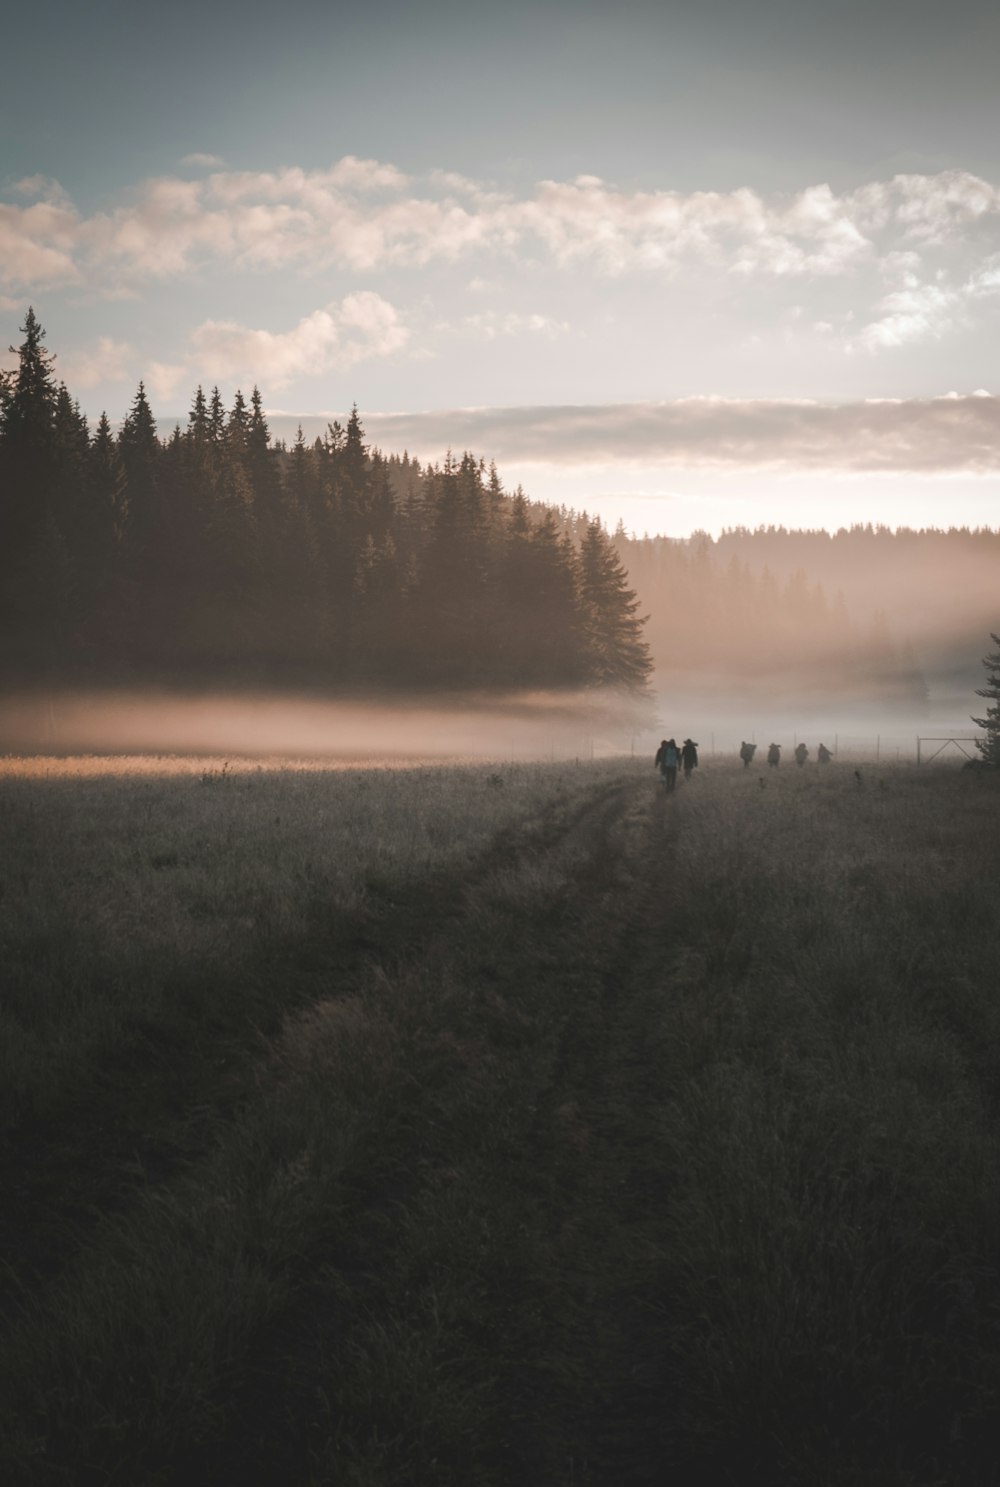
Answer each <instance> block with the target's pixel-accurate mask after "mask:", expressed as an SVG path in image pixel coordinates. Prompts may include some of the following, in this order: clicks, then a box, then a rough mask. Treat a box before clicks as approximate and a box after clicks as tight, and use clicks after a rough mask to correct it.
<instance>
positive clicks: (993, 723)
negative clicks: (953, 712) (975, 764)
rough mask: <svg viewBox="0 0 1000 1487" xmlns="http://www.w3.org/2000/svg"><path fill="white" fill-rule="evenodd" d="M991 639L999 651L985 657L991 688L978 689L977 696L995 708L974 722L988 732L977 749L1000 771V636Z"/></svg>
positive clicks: (987, 676) (978, 740) (978, 742)
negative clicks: (987, 700)
mask: <svg viewBox="0 0 1000 1487" xmlns="http://www.w3.org/2000/svg"><path fill="white" fill-rule="evenodd" d="M990 639H991V640H993V641H994V642H995V643H996V647H997V649H996V650H995V651H993V652H992V653H991V654H990V655H988V656H984V657H983V665H984V666H985V667H986V678H987V681H988V682H989V686H987V687H978V688H977V689H976V696H977V697H988V698H990V699H991V701H992V703H993V706H992V707H988V708H987V709H986V716H985V718H973V720H972V721H973V722H974V723H975V724H976V725H977V727H979V728H985V730H986V737H985V738H981V739H977V740H976V747H977V748H978V750H979V752H980V753H981V754H982V756H983V759H984V760H985V761H986V763H987V764H993V765H995V766H996V768H997V769H1000V635H993V634H991V635H990Z"/></svg>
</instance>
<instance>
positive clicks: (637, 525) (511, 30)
mask: <svg viewBox="0 0 1000 1487" xmlns="http://www.w3.org/2000/svg"><path fill="white" fill-rule="evenodd" d="M4 53H5V65H4V68H3V73H2V84H0V325H2V327H3V334H2V335H0V343H2V344H3V345H4V346H6V344H7V343H8V342H13V343H16V342H17V341H18V340H19V339H20V337H19V327H20V325H21V323H22V321H23V317H24V312H25V310H26V309H27V306H28V305H29V304H33V305H34V307H35V310H36V312H37V314H38V315H39V318H40V319H41V321H42V324H43V325H44V326H45V327H46V330H47V337H48V345H49V347H50V348H51V349H52V350H53V351H55V352H56V353H57V354H58V362H57V371H58V374H59V375H60V376H61V377H62V378H64V379H65V381H66V382H67V384H68V385H69V387H70V390H71V391H72V392H73V393H74V394H75V396H77V397H78V398H79V400H80V403H81V406H82V407H83V408H84V410H85V411H86V412H87V414H88V416H89V417H91V418H92V419H96V417H97V416H98V415H99V413H100V412H101V410H102V409H106V410H107V412H108V414H109V416H110V417H112V418H113V419H117V418H120V417H122V416H123V414H124V413H125V412H126V410H127V408H128V406H129V403H130V402H131V400H132V398H133V397H134V394H135V390H136V386H137V384H138V381H139V379H140V378H143V379H144V380H145V384H146V387H147V390H148V391H149V394H150V397H151V401H152V404H153V408H154V412H155V413H156V415H157V418H158V420H159V423H160V427H161V431H163V432H166V431H168V430H169V427H170V426H171V425H172V423H173V422H174V421H176V420H181V421H182V422H183V420H184V419H185V418H186V410H187V409H188V408H189V406H190V403H191V398H192V395H193V392H194V389H195V387H196V386H197V385H198V384H199V383H200V384H203V385H204V386H205V387H206V388H208V387H211V386H213V385H215V384H217V385H218V386H219V387H220V389H221V391H222V393H223V396H224V397H225V398H226V399H227V400H229V399H231V397H232V394H233V392H234V391H235V389H236V387H237V386H240V387H242V388H243V389H244V391H248V390H249V388H250V387H252V386H253V385H254V384H257V385H259V387H260V389H261V391H262V393H263V396H264V402H265V406H266V408H267V409H268V411H269V413H270V414H271V415H273V422H274V427H275V431H276V432H279V431H280V433H281V434H282V435H283V436H285V435H287V433H288V431H289V430H290V429H294V427H295V424H296V423H297V421H298V420H299V419H301V420H302V421H303V424H304V426H305V427H306V428H307V431H309V432H311V433H314V432H316V431H317V430H319V429H321V428H322V427H323V426H324V424H325V422H326V420H328V419H332V418H340V419H341V420H343V418H344V416H345V414H346V412H347V411H348V410H349V409H350V407H351V405H352V404H353V403H357V405H358V407H359V409H360V411H361V416H362V420H363V422H364V424H365V427H366V430H367V432H368V435H369V437H370V438H371V439H372V440H373V441H374V442H376V443H377V444H378V445H379V446H380V447H382V448H383V449H385V450H386V451H387V452H389V451H391V450H402V448H404V447H406V448H408V449H409V451H410V452H411V453H412V454H417V455H419V457H421V458H422V459H440V458H442V457H443V455H444V454H445V452H446V450H447V449H449V448H453V449H456V450H460V449H463V448H466V447H468V448H471V449H472V450H473V451H474V452H475V453H476V454H477V455H481V456H483V458H485V459H486V460H490V459H493V458H495V459H496V460H497V462H498V465H499V468H500V473H501V477H502V478H503V479H504V482H505V484H506V485H507V486H508V487H513V486H514V485H516V484H517V483H519V482H520V483H522V484H523V486H524V488H525V490H526V491H527V493H528V494H529V495H531V496H534V497H536V498H538V499H544V500H554V501H557V502H559V503H564V504H566V505H569V506H575V507H577V508H579V509H586V510H588V511H590V512H591V513H592V514H597V515H600V516H601V517H602V518H603V519H604V520H605V521H606V522H607V523H608V524H609V525H610V526H614V525H615V524H616V523H617V522H618V521H619V520H621V521H623V522H624V524H625V526H626V527H627V528H628V529H629V530H632V531H636V532H639V533H640V534H641V533H642V532H644V531H648V532H650V533H666V534H668V535H672V536H685V535H688V534H689V533H690V532H691V531H694V530H698V529H705V530H709V531H718V530H719V529H720V528H722V527H724V526H731V525H736V524H745V525H750V526H754V525H758V524H760V523H768V522H784V523H785V524H786V525H796V526H813V527H820V526H823V527H828V528H836V527H838V526H840V525H843V524H847V523H850V522H852V521H869V520H870V521H873V522H886V523H888V524H889V525H893V526H895V525H902V524H906V525H913V526H925V525H948V524H970V525H980V524H982V525H991V526H995V525H998V524H1000V375H998V372H1000V366H998V360H1000V353H998V350H997V347H998V344H1000V339H998V331H1000V88H998V87H997V59H998V58H1000V9H998V8H997V7H996V6H995V5H994V4H992V3H986V0H955V3H953V4H951V5H950V6H948V7H939V8H938V9H937V10H936V12H934V13H931V12H930V11H927V12H923V11H921V10H920V9H919V8H917V7H914V6H912V5H905V6H904V5H903V4H901V3H898V0H881V3H880V4H879V5H877V6H874V5H871V4H870V3H865V4H861V3H858V0H843V3H840V4H838V5H836V6H831V5H829V4H822V5H820V4H815V3H811V0H755V3H754V4H753V5H747V4H746V3H745V0H702V3H699V4H698V5H694V4H691V3H685V4H676V3H671V0H659V3H655V4H645V3H630V0H622V3H619V4H617V5H615V6H609V5H606V4H604V5H598V4H593V3H591V0H579V3H568V0H557V3H549V4H546V5H544V6H539V5H538V4H537V3H535V4H525V3H522V0H509V3H506V4H504V5H503V6H499V5H496V4H481V3H476V0H467V3H465V4H461V5H459V4H454V3H451V0H448V3H434V0H424V3H422V4H420V5H414V4H412V3H404V0H391V3H384V0H383V3H379V0H374V3H372V4H369V5H367V6H365V7H359V6H357V5H354V6H351V7H347V6H344V5H340V4H338V3H333V4H331V3H329V0H327V3H319V0H315V3H313V0H287V3H286V4H285V5H283V6H282V7H280V8H275V7H273V6H271V5H267V6H265V5H262V4H259V3H257V0H243V3H241V4H240V5H239V6H236V5H235V4H231V3H228V0H226V3H216V4H212V3H210V0H208V3H206V0H200V3H199V4H193V3H191V0H176V3H175V4H174V5H172V6H171V7H170V8H169V10H166V11H165V10H161V9H156V8H152V7H144V6H136V5H134V4H129V5H126V4H124V3H121V0H92V3H91V4H90V5H88V6H86V7H82V6H78V5H69V4H55V3H52V0H37V3H35V4H33V5H32V6H21V7H19V9H18V11H17V12H15V13H14V14H13V15H11V16H10V17H9V18H8V19H7V20H6V21H5V45H4ZM7 363H8V364H10V358H9V357H8V358H7Z"/></svg>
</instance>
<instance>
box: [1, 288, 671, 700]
mask: <svg viewBox="0 0 1000 1487" xmlns="http://www.w3.org/2000/svg"><path fill="white" fill-rule="evenodd" d="M22 333H23V335H24V341H23V343H22V344H21V346H20V347H19V348H12V350H15V351H16V352H17V356H18V363H17V366H16V367H15V368H14V369H13V370H12V371H11V372H9V373H7V374H5V375H4V376H3V379H2V381H0V673H2V679H3V680H4V681H5V682H7V683H10V682H18V683H22V684H23V683H31V682H44V683H50V682H53V681H60V682H80V683H85V682H96V681H100V682H136V681H142V682H150V681H153V682H163V683H171V682H185V683H192V682H195V683H197V682H200V681H204V682H205V683H206V684H217V683H220V682H225V683H236V684H270V685H274V684H281V685H288V684H295V685H306V686H317V687H322V688H332V689H336V688H343V687H367V686H369V685H379V686H387V687H395V688H412V687H417V686H420V687H428V686H430V687H441V688H455V687H477V688H508V687H509V688H523V687H592V686H602V685H607V686H612V687H617V688H622V689H626V690H630V691H634V692H640V691H642V690H643V689H644V687H645V684H646V681H647V677H648V674H649V672H650V669H651V660H650V655H649V650H648V647H647V645H646V642H645V640H644V638H643V633H642V625H643V622H642V619H641V617H640V614H639V606H638V603H637V601H636V598H635V595H634V593H633V592H632V590H631V588H630V586H629V579H628V575H627V573H626V570H625V568H624V566H623V564H622V561H621V559H620V557H619V555H618V553H617V552H616V549H615V547H614V545H613V543H612V542H611V540H610V539H609V538H608V536H607V534H606V533H605V532H604V530H603V528H602V527H601V526H600V524H599V523H598V522H588V523H585V524H584V525H583V526H582V528H580V529H571V528H567V525H566V523H565V522H564V521H562V520H561V519H560V517H559V515H558V514H557V513H556V512H554V511H550V510H545V509H540V508H537V507H535V506H533V505H531V504H530V503H529V502H528V501H527V500H526V498H525V497H524V495H523V493H522V492H520V490H518V491H517V492H516V493H514V494H513V495H511V494H508V493H507V492H505V491H504V489H503V487H502V485H501V483H500V479H499V476H498V474H497V472H496V469H495V468H494V467H492V466H491V467H490V468H489V469H488V470H487V469H486V468H485V467H484V465H483V463H482V461H477V460H475V459H474V458H473V457H472V456H471V455H469V454H465V455H463V456H462V457H461V458H460V459H457V460H456V459H452V458H451V457H450V456H449V458H448V459H447V460H446V461H445V462H444V464H443V465H441V466H428V467H421V466H420V465H419V464H418V463H416V462H415V461H410V460H409V459H407V458H405V457H404V458H403V459H399V458H396V457H393V458H391V459H387V458H385V457H384V456H383V455H382V454H381V453H380V452H379V451H378V450H375V449H370V448H368V447H367V446H366V444H365V439H364V430H363V428H362V425H361V421H360V419H359V417H358V414H357V410H356V409H355V410H354V412H353V413H352V414H351V417H350V419H349V420H348V422H347V425H346V427H342V426H341V425H339V424H337V423H334V424H331V425H329V426H328V428H327V431H326V435H325V437H324V438H322V439H316V440H315V441H314V443H312V444H311V445H307V444H306V442H305V440H304V439H303V438H302V435H301V431H300V434H299V438H298V440H297V441H296V443H295V445H294V447H292V448H291V449H287V448H285V447H284V446H275V445H274V444H273V443H272V441H271V438H270V434H269V430H268V426H267V421H266V419H265V416H264V412H263V408H262V403H261V397H260V394H259V392H258V391H257V389H256V388H254V390H253V393H252V395H251V397H250V399H249V402H248V401H247V400H246V399H245V398H244V397H243V395H242V393H239V392H237V394H236V397H235V400H234V402H233V405H232V407H231V408H225V407H224V406H223V404H222V401H221V399H220V396H219V393H218V390H217V389H215V390H213V391H212V393H211V394H210V395H209V396H207V397H206V395H205V394H204V392H203V391H202V389H201V388H199V389H198V391H197V392H196V394H195V396H194V400H193V403H192V406H191V410H190V413H189V416H188V421H187V427H186V428H184V429H182V428H180V427H179V426H178V427H175V428H174V429H173V431H172V432H171V433H170V435H169V436H168V437H166V438H161V437H160V435H159V434H158V431H157V426H156V422H155V419H154V416H153V412H152V409H151V408H150V405H149V401H148V399H147V396H146V393H145V389H144V387H143V385H142V384H140V386H139V390H138V392H137V394H136V396H135V399H134V401H133V403H132V405H131V409H130V411H129V414H128V416H127V418H126V419H125V420H124V422H123V424H122V426H121V428H120V429H119V430H118V431H117V432H116V431H114V430H113V429H112V427H111V424H110V423H109V421H108V419H107V417H106V416H105V415H104V414H102V415H101V418H100V420H99V422H98V424H97V427H96V429H95V430H94V431H93V432H91V430H90V428H89V426H88V423H87V420H86V418H85V417H84V415H83V414H82V413H81V411H80V408H79V405H78V403H77V402H76V401H75V400H74V399H73V397H72V396H71V394H70V392H69V390H68V389H67V388H66V386H65V385H64V384H63V383H59V382H57V380H56V377H55V373H54V360H55V358H54V357H53V355H52V354H51V353H50V352H49V351H48V350H47V349H46V348H45V345H44V331H43V330H42V328H41V326H40V325H39V323H38V320H37V318H36V316H35V314H34V312H33V311H32V310H29V312H28V315H27V318H26V320H25V323H24V325H23V327H22Z"/></svg>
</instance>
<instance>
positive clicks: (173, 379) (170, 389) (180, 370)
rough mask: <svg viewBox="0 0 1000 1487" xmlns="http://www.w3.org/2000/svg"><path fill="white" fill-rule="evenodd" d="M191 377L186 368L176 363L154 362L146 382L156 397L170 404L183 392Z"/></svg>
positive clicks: (151, 364) (147, 374)
mask: <svg viewBox="0 0 1000 1487" xmlns="http://www.w3.org/2000/svg"><path fill="white" fill-rule="evenodd" d="M189 376H190V372H189V369H188V368H187V367H186V366H183V365H179V364H177V363H175V362H164V361H154V362H151V363H150V367H149V371H148V372H147V373H146V378H145V380H146V385H147V386H148V387H149V389H150V391H151V392H152V394H153V396H154V397H156V398H159V399H161V400H162V401H163V402H169V401H170V400H171V399H172V398H173V397H175V395H176V394H177V393H178V392H179V391H181V390H182V388H183V386H184V383H185V382H186V380H187V379H188V377H189Z"/></svg>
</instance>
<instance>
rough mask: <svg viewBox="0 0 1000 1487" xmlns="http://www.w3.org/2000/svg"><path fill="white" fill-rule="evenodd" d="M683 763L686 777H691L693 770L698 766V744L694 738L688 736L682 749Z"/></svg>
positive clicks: (687, 778)
mask: <svg viewBox="0 0 1000 1487" xmlns="http://www.w3.org/2000/svg"><path fill="white" fill-rule="evenodd" d="M681 764H682V765H683V766H684V778H685V779H686V780H689V779H690V778H691V771H692V770H693V769H697V768H698V745H697V744H696V743H695V741H694V739H691V738H686V739H685V740H684V747H683V748H682V749H681Z"/></svg>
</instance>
